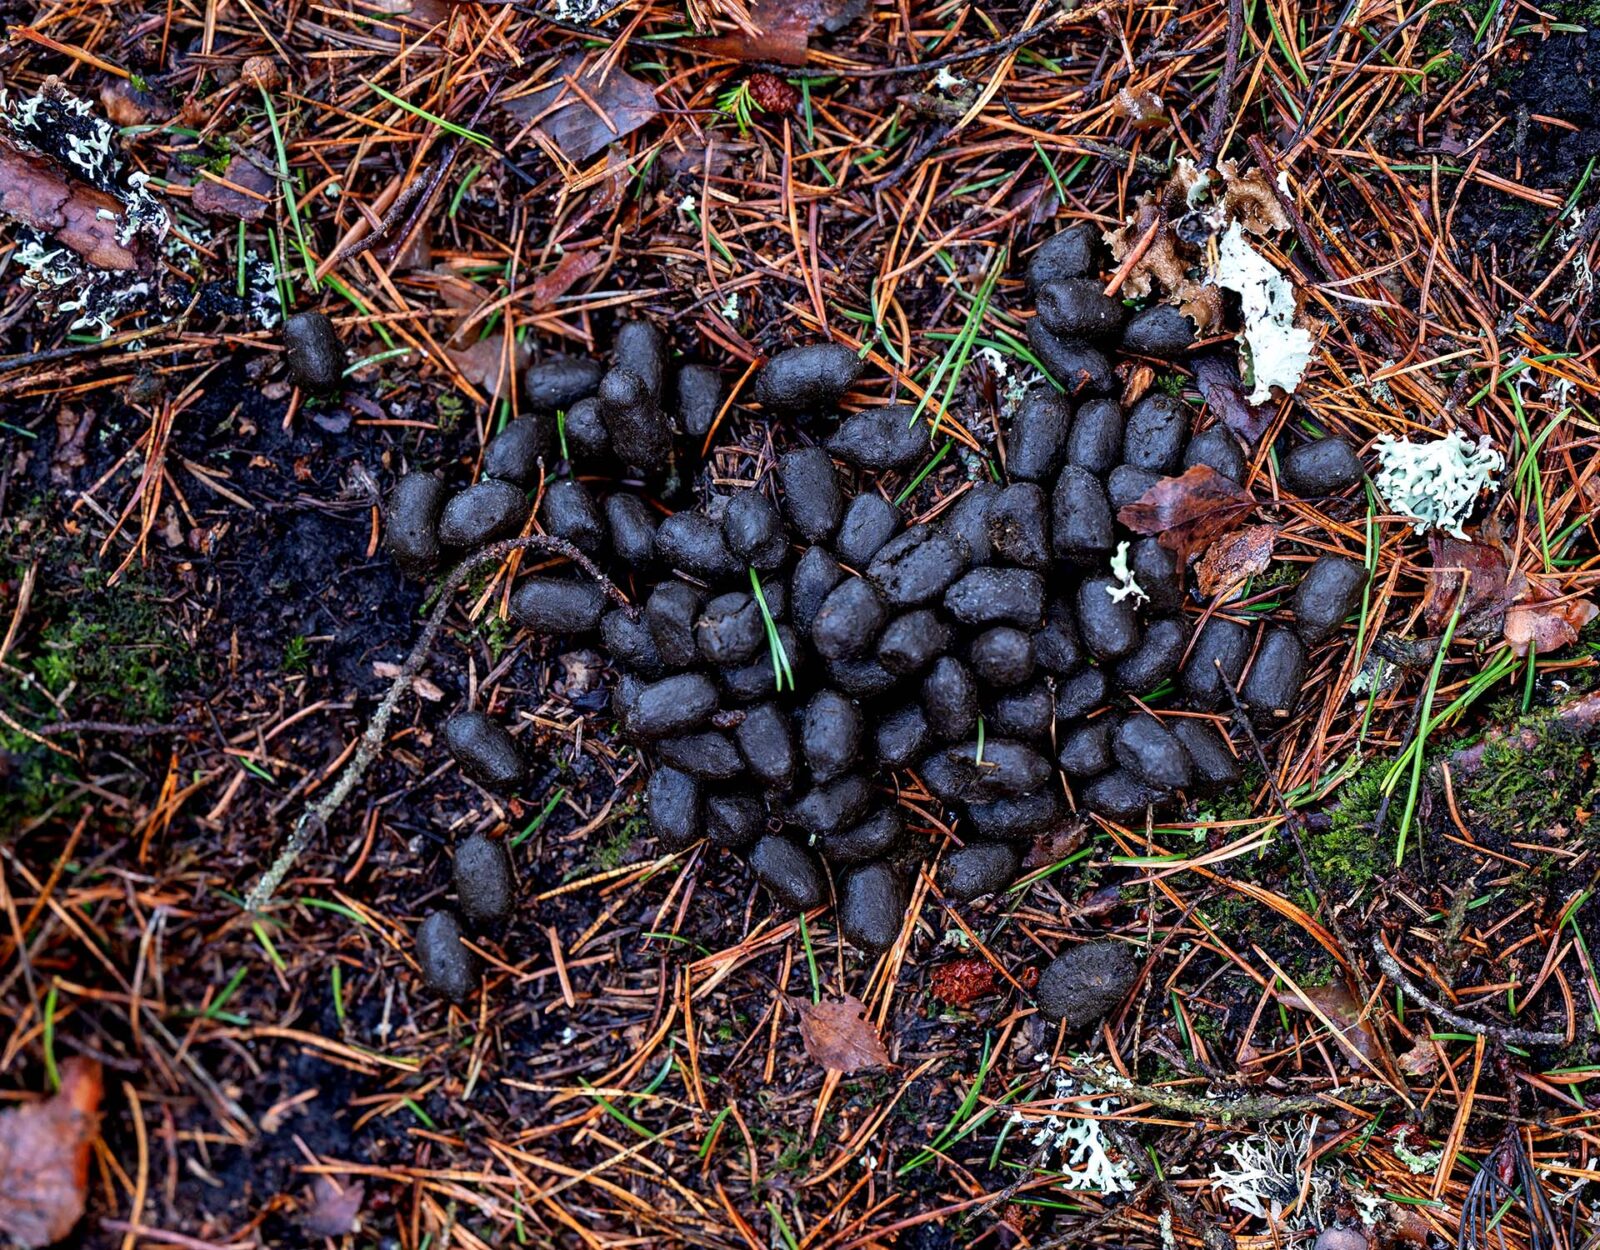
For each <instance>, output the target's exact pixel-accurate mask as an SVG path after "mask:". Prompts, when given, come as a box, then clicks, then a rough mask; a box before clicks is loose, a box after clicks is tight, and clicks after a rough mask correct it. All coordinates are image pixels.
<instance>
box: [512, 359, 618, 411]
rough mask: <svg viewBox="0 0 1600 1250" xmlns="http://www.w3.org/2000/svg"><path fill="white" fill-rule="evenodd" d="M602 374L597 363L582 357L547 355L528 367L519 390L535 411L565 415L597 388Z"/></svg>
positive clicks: (602, 370)
mask: <svg viewBox="0 0 1600 1250" xmlns="http://www.w3.org/2000/svg"><path fill="white" fill-rule="evenodd" d="M603 373H605V370H604V369H603V368H602V367H601V365H600V362H599V361H597V360H590V359H588V358H587V357H585V356H550V357H547V358H546V359H544V360H541V361H538V362H537V363H535V364H531V365H529V366H528V368H527V371H526V372H525V373H523V375H522V389H523V392H524V393H525V394H526V395H527V397H528V407H529V408H531V409H533V410H534V411H535V412H565V411H567V410H569V409H570V408H571V407H572V405H573V404H575V403H577V402H578V401H579V400H580V399H588V398H589V396H591V395H593V394H594V393H595V391H596V390H597V389H599V386H600V377H601V375H602V374H603Z"/></svg>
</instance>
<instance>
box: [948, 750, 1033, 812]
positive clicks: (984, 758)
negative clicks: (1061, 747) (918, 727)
mask: <svg viewBox="0 0 1600 1250" xmlns="http://www.w3.org/2000/svg"><path fill="white" fill-rule="evenodd" d="M938 754H939V755H940V756H942V757H943V759H944V760H945V761H946V763H948V764H949V765H950V766H951V767H952V768H953V769H954V770H955V775H956V776H957V777H959V778H960V779H961V780H960V783H959V791H958V795H957V797H959V798H963V799H966V800H968V801H969V802H970V801H980V802H981V801H983V800H985V799H1003V798H1018V797H1020V796H1021V795H1024V794H1029V793H1031V792H1032V791H1034V790H1037V789H1040V788H1041V787H1043V786H1045V785H1048V784H1049V783H1050V781H1051V775H1052V773H1053V772H1054V769H1053V768H1052V767H1051V764H1050V761H1049V760H1047V759H1045V757H1044V756H1042V755H1040V754H1039V752H1038V751H1037V750H1035V749H1034V748H1033V747H1031V746H1029V745H1028V744H1027V743H1026V742H1018V741H1016V740H1015V739H1014V738H985V740H984V743H983V746H982V748H981V750H980V748H979V746H978V743H977V742H975V741H969V742H963V743H962V744H961V745H960V746H954V747H950V748H949V749H947V750H945V751H942V752H939V753H938Z"/></svg>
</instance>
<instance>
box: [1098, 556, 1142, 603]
mask: <svg viewBox="0 0 1600 1250" xmlns="http://www.w3.org/2000/svg"><path fill="white" fill-rule="evenodd" d="M1111 576H1112V577H1114V578H1116V579H1117V584H1116V585H1115V586H1107V587H1106V594H1108V595H1110V596H1111V602H1112V603H1121V602H1122V601H1123V600H1124V599H1126V598H1128V597H1129V596H1130V595H1131V596H1132V597H1133V598H1134V599H1135V600H1136V601H1137V602H1139V603H1145V602H1148V601H1149V599H1150V596H1149V595H1147V594H1145V593H1144V587H1143V586H1141V585H1139V583H1138V581H1137V580H1136V579H1135V578H1134V575H1133V570H1132V569H1130V568H1129V567H1128V544H1127V543H1118V544H1117V554H1116V555H1114V556H1112V557H1111Z"/></svg>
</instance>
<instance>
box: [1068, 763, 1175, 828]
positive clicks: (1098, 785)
mask: <svg viewBox="0 0 1600 1250" xmlns="http://www.w3.org/2000/svg"><path fill="white" fill-rule="evenodd" d="M1078 798H1079V800H1080V802H1081V803H1082V804H1083V806H1084V807H1086V808H1088V809H1089V810H1090V811H1091V812H1096V813H1098V814H1099V815H1101V816H1106V817H1109V818H1110V819H1112V820H1116V821H1120V822H1121V823H1123V824H1129V823H1131V822H1134V821H1139V820H1143V819H1144V814H1145V811H1146V810H1147V809H1148V808H1150V807H1152V806H1153V805H1155V804H1157V803H1160V802H1161V801H1162V800H1164V799H1165V798H1167V794H1166V792H1165V791H1163V790H1157V789H1156V788H1155V787H1153V786H1149V785H1146V784H1145V783H1144V782H1142V781H1140V780H1139V779H1138V778H1137V777H1135V776H1134V775H1133V774H1132V773H1130V772H1129V771H1128V770H1127V769H1126V768H1113V769H1112V770H1111V771H1110V772H1108V773H1101V774H1100V776H1098V777H1095V778H1094V779H1093V780H1091V781H1089V782H1087V783H1086V784H1085V785H1084V786H1083V789H1082V791H1081V793H1080V794H1079V795H1078Z"/></svg>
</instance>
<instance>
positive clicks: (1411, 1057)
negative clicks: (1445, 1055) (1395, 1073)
mask: <svg viewBox="0 0 1600 1250" xmlns="http://www.w3.org/2000/svg"><path fill="white" fill-rule="evenodd" d="M1395 1063H1396V1064H1398V1065H1399V1068H1400V1071H1402V1072H1404V1073H1405V1074H1406V1075H1407V1076H1430V1075H1431V1074H1432V1073H1433V1072H1434V1071H1435V1070H1436V1069H1437V1068H1438V1066H1439V1052H1438V1050H1437V1048H1435V1046H1434V1045H1433V1043H1432V1042H1430V1041H1428V1040H1427V1039H1426V1038H1423V1039H1422V1040H1420V1041H1418V1042H1417V1044H1416V1045H1415V1046H1413V1047H1412V1048H1411V1049H1410V1050H1408V1051H1406V1053H1405V1054H1403V1055H1400V1056H1398V1057H1396V1059H1395Z"/></svg>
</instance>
